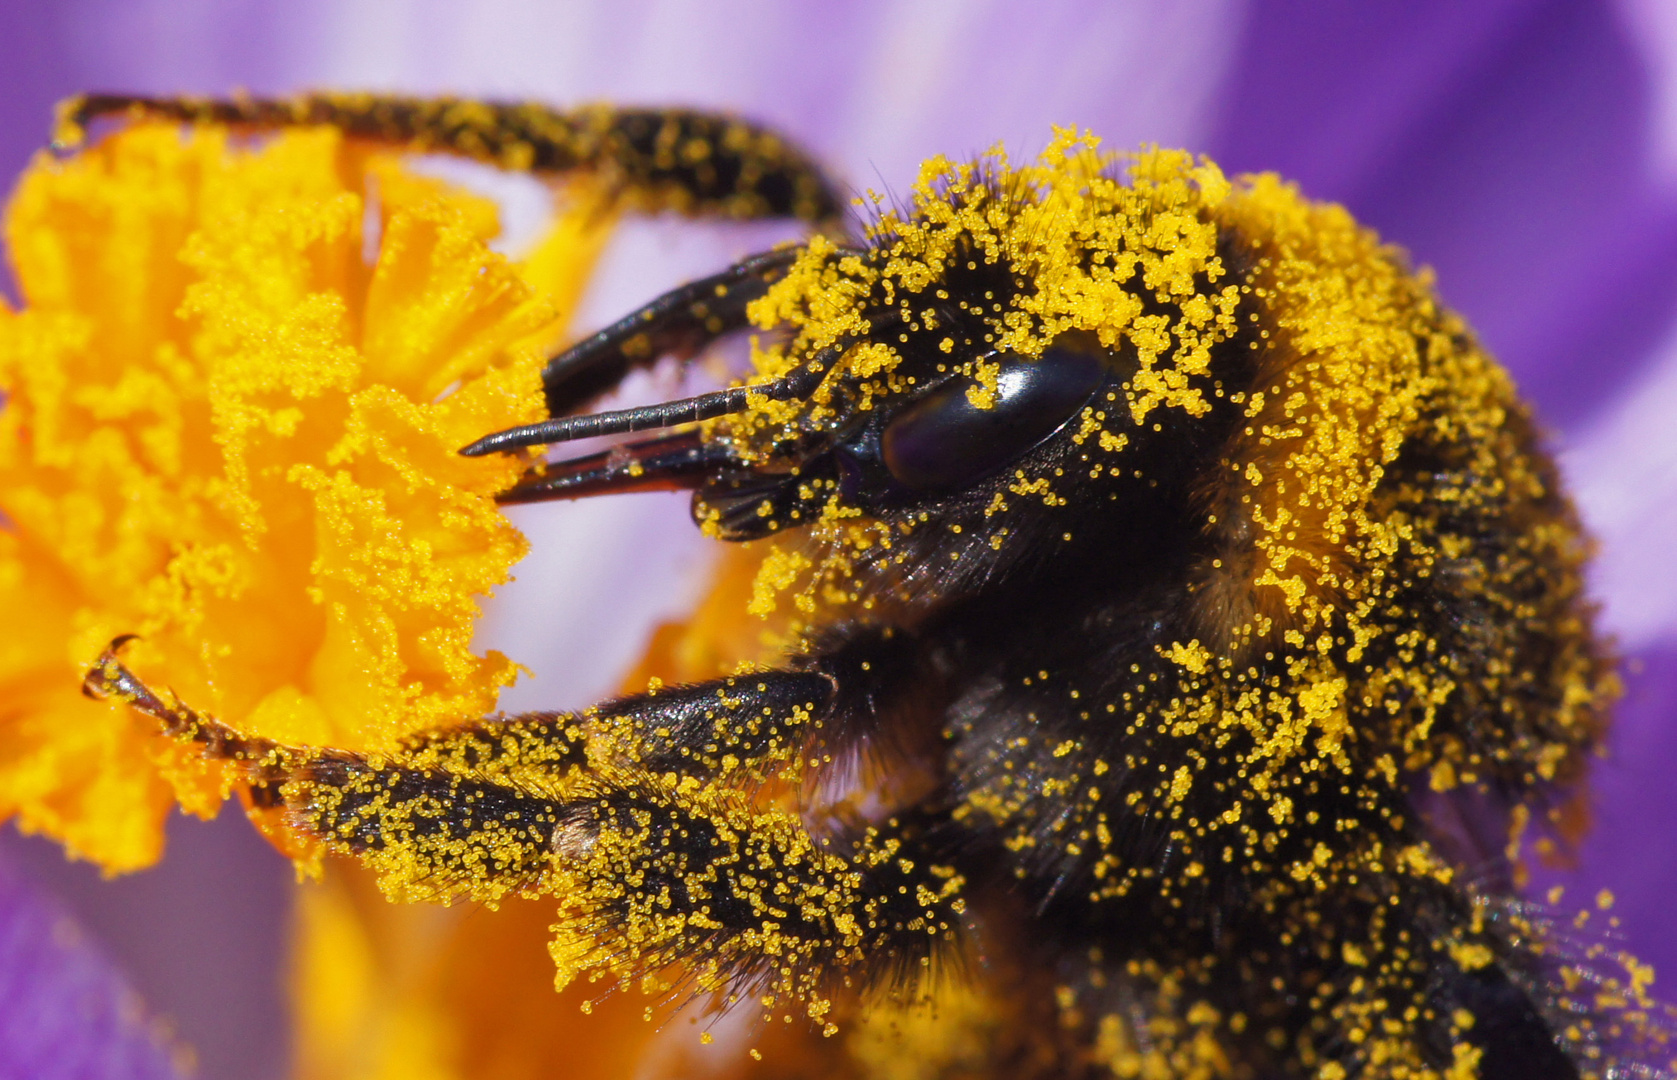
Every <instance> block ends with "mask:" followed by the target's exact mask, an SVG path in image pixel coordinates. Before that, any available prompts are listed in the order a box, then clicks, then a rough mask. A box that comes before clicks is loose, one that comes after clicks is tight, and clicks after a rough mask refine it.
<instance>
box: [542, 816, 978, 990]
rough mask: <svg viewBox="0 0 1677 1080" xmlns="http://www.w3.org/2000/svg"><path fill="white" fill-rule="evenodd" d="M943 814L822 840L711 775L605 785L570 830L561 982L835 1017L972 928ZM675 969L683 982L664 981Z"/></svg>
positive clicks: (909, 975)
mask: <svg viewBox="0 0 1677 1080" xmlns="http://www.w3.org/2000/svg"><path fill="white" fill-rule="evenodd" d="M935 822H936V819H934V818H927V819H924V820H913V821H903V820H892V821H890V822H888V823H887V824H886V825H885V826H883V827H881V828H879V829H868V830H866V831H865V832H863V833H861V834H860V835H857V836H852V837H846V838H837V839H817V838H816V837H815V836H813V835H811V833H810V832H809V831H808V830H807V829H806V827H805V826H804V823H803V821H802V820H801V819H800V818H799V816H798V815H796V814H793V813H790V812H788V811H785V810H780V809H774V808H770V809H762V808H757V807H753V806H751V805H749V804H747V803H746V802H745V801H743V800H742V799H740V798H739V797H738V796H737V795H732V794H729V793H726V792H722V791H719V790H718V789H717V788H715V787H712V786H708V785H698V784H685V783H678V784H675V785H665V784H659V783H650V784H633V785H625V786H621V787H616V788H612V789H604V790H602V791H601V793H600V795H599V797H598V798H597V799H595V800H594V801H592V803H591V804H590V805H589V806H588V808H587V810H586V812H584V813H578V814H576V815H574V816H573V817H572V818H571V819H570V820H569V822H568V823H567V825H566V826H565V827H564V828H563V829H562V830H561V832H560V833H559V835H558V836H556V838H555V848H556V850H557V851H559V852H560V853H561V854H562V855H563V856H564V858H563V859H562V860H561V861H560V863H559V864H558V870H557V874H556V877H557V880H559V881H561V882H564V886H563V887H562V888H560V889H559V890H558V895H559V897H560V899H561V906H560V920H559V924H558V926H557V927H556V928H555V929H556V930H557V931H558V935H559V936H558V938H557V940H555V942H554V943H553V947H552V951H553V957H554V961H555V962H556V964H557V965H558V968H559V980H560V981H561V983H563V982H565V981H567V980H569V979H572V978H575V977H577V976H579V975H582V974H584V973H588V974H589V975H590V977H591V978H594V979H613V978H615V980H616V981H617V983H618V985H620V986H625V987H626V986H629V985H633V984H636V983H639V985H641V986H642V988H643V989H652V990H654V991H656V990H660V989H661V990H665V991H668V992H669V993H671V994H672V995H681V994H685V993H690V992H720V993H723V994H724V995H726V996H725V1001H726V1002H727V1003H730V1004H731V1003H733V1002H734V1001H737V1000H742V999H744V998H746V997H751V998H753V999H755V1000H756V1002H757V1003H758V1004H760V1005H762V1006H763V1008H764V1009H765V1011H766V1013H767V1014H768V1015H769V1016H771V1017H776V1018H779V1017H782V1016H784V1017H788V1018H790V1017H793V1016H799V1015H801V1016H806V1017H808V1018H810V1019H813V1020H816V1021H826V1020H827V1019H828V1013H829V1010H830V1009H831V1007H832V1003H833V996H834V994H835V993H838V992H840V991H842V990H844V989H845V988H858V989H860V988H863V987H869V986H881V985H889V984H891V983H892V982H894V981H906V980H909V979H913V978H915V977H917V976H918V975H919V974H920V972H921V971H922V969H923V968H924V967H925V965H927V964H929V963H930V962H931V961H932V960H933V959H935V958H936V956H937V954H938V952H939V950H947V949H948V948H949V947H950V946H951V945H952V944H953V943H954V941H955V940H956V938H957V936H958V935H959V933H960V926H961V917H962V915H963V913H964V911H965V901H964V899H963V897H962V890H963V887H964V885H965V881H964V879H963V878H962V877H961V875H960V874H958V873H957V872H956V870H955V868H954V867H953V866H951V865H947V864H945V863H943V862H942V861H940V858H939V843H938V839H937V837H938V835H939V834H938V832H937V829H936V824H935ZM672 965H679V966H680V970H682V971H683V972H685V978H684V979H683V980H682V981H681V982H679V983H677V984H673V985H659V984H657V983H656V982H654V983H653V984H652V985H650V986H649V984H648V983H647V981H646V980H647V979H653V980H656V979H658V978H659V977H660V976H661V974H662V973H664V972H665V971H666V969H669V968H671V967H672Z"/></svg>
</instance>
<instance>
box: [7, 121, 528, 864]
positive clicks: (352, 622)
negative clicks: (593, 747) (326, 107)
mask: <svg viewBox="0 0 1677 1080" xmlns="http://www.w3.org/2000/svg"><path fill="white" fill-rule="evenodd" d="M496 228H497V226H496V222H495V213H494V209H493V206H492V205H491V204H489V203H488V202H487V201H485V200H482V199H480V198H477V197H475V196H470V195H467V194H465V193H463V192H459V191H456V190H453V189H450V188H446V187H445V186H443V185H442V184H440V183H437V182H435V181H431V180H428V179H425V178H423V177H420V176H417V175H413V174H409V173H407V172H404V171H403V170H402V169H401V168H400V167H399V166H398V165H397V164H396V163H395V160H394V159H393V158H390V157H387V156H381V155H376V154H371V153H369V152H367V151H366V150H364V149H363V148H360V147H357V146H355V145H354V144H352V143H350V142H348V141H346V140H345V139H344V138H343V137H342V136H341V135H340V134H339V133H337V132H335V131H332V130H329V129H311V130H302V131H296V132H289V133H286V134H282V135H278V136H275V137H273V138H272V139H270V140H267V141H265V142H263V143H261V144H259V145H258V144H250V143H244V142H240V141H237V140H235V139H233V138H232V137H231V136H230V135H229V134H228V133H227V132H226V131H225V130H222V129H217V128H214V127H211V126H201V127H196V128H194V129H192V130H191V131H190V132H189V133H183V132H182V131H180V130H178V129H176V128H173V127H162V126H145V127H136V128H132V129H129V130H127V131H124V132H122V133H120V134H118V135H116V136H114V137H112V138H110V139H108V140H107V141H105V142H103V143H101V144H99V145H96V146H94V147H93V148H91V149H89V150H88V151H86V152H85V153H82V154H80V155H79V156H76V157H74V158H70V159H67V160H62V161H58V160H53V159H51V158H48V157H45V156H43V157H42V158H40V159H38V160H37V161H36V163H35V164H34V166H33V167H32V168H31V170H30V171H29V173H28V174H26V175H25V177H24V178H23V180H22V181H21V183H20V185H19V187H18V189H17V191H16V193H15V195H14V196H13V199H12V202H11V206H10V209H9V213H8V216H7V223H6V238H7V244H8V248H9V251H10V254H11V260H12V264H13V267H14V268H15V272H16V275H15V276H16V279H17V281H18V284H19V288H20V292H21V295H22V299H23V304H22V307H21V309H19V310H16V311H13V310H10V309H9V308H7V309H4V310H0V390H3V392H4V401H5V404H4V409H3V411H0V514H3V515H4V516H3V518H0V610H4V611H6V612H8V613H10V614H11V615H12V617H13V620H12V622H11V623H10V625H8V626H7V627H5V628H4V629H3V630H0V696H3V698H4V700H5V701H6V703H7V707H6V710H5V712H4V714H3V716H0V747H3V748H4V749H3V751H0V814H5V815H15V816H16V817H17V819H18V821H19V824H20V825H21V826H22V827H23V828H25V829H29V830H33V831H39V832H43V833H46V834H48V835H51V836H53V837H55V838H57V839H59V840H61V841H62V842H63V843H64V844H65V845H66V847H67V848H68V849H69V850H70V851H71V852H73V853H74V854H76V855H78V856H79V857H82V858H87V859H90V860H92V861H95V862H97V863H99V864H100V865H101V866H102V867H103V868H105V869H106V870H107V871H109V872H119V871H126V870H133V869H137V868H139V867H143V866H146V865H148V864H149V863H151V862H153V861H155V860H156V859H157V857H158V856H159V854H160V850H161V844H162V822H163V818H164V816H165V814H166V813H167V812H168V810H169V808H170V807H171V806H172V805H173V804H174V803H175V802H176V801H177V800H178V801H179V802H180V804H181V805H182V806H183V807H185V808H186V809H188V810H190V811H192V812H195V813H198V814H202V815H209V814H213V813H214V812H215V810H216V807H217V806H218V805H219V803H220V801H221V799H222V798H223V797H224V796H225V795H226V794H227V793H228V791H229V789H230V787H231V785H232V780H231V775H232V774H231V773H229V772H226V771H225V766H223V765H219V764H212V763H209V762H206V761H204V760H201V759H200V757H199V756H198V755H197V754H196V753H195V752H194V751H193V750H192V749H191V748H188V747H181V748H176V747H172V746H169V745H167V744H165V743H164V741H163V740H161V739H159V738H157V737H156V734H155V724H154V723H153V722H152V721H149V720H147V719H146V718H144V717H141V716H138V715H137V714H133V713H131V712H130V710H128V709H127V708H126V707H124V706H123V705H121V704H118V703H100V702H94V701H91V700H87V699H84V698H83V697H81V696H80V695H79V694H78V693H77V687H78V685H79V683H80V679H81V674H82V671H83V670H84V669H85V667H86V665H87V664H88V663H90V662H91V661H92V660H93V659H94V657H95V656H97V655H98V654H99V653H100V650H101V649H103V648H104V646H105V644H106V643H107V642H108V641H109V640H110V639H112V638H113V637H115V636H117V635H119V634H126V633H134V634H138V635H140V636H141V640H140V641H139V642H137V643H135V644H134V645H133V646H131V647H130V649H129V651H128V653H127V659H128V660H129V661H130V662H132V663H134V664H135V666H136V668H137V669H138V670H141V671H151V672H154V673H155V674H156V677H157V679H158V681H159V683H160V684H166V685H169V686H171V687H172V688H173V689H174V690H175V691H177V692H178V693H179V694H180V695H181V697H182V698H183V699H185V700H191V701H193V702H194V703H196V704H199V705H201V706H202V707H203V708H204V709H206V711H210V712H213V713H214V714H215V715H216V716H218V717H220V718H223V719H224V720H225V721H226V722H227V723H228V724H229V725H231V726H233V727H235V728H237V729H238V730H240V731H241V732H243V733H245V734H247V735H252V736H259V737H265V738H269V739H274V740H279V741H282V742H291V743H302V742H306V743H314V744H323V745H334V746H340V747H345V748H352V749H364V750H372V751H377V750H380V749H386V748H389V747H391V746H393V745H394V744H395V742H396V740H398V739H399V738H400V737H401V736H403V735H405V734H407V733H409V732H411V731H413V730H415V729H416V728H421V727H427V726H435V725H438V724H441V723H445V722H448V721H451V720H454V719H457V718H459V717H462V716H476V715H480V714H482V713H484V712H485V711H488V710H489V709H490V708H491V707H492V706H493V703H494V700H495V695H496V692H497V691H498V689H499V688H500V687H502V686H505V685H507V684H508V683H510V682H511V681H512V680H513V678H514V677H515V675H516V671H517V668H516V666H515V665H514V664H513V663H512V661H510V660H509V659H507V658H506V657H504V656H501V655H499V654H496V653H490V654H489V655H487V656H479V655H476V654H474V653H473V652H472V651H471V648H470V639H471V634H472V625H473V622H474V620H475V618H476V617H477V614H478V605H477V600H476V597H477V596H479V595H482V594H484V593H486V592H487V591H488V590H489V589H490V588H492V587H493V586H495V585H496V584H498V583H500V582H503V581H505V580H506V579H507V576H508V570H509V568H510V567H511V565H512V564H513V563H514V562H515V561H516V560H517V559H518V558H519V557H520V556H521V555H522V554H523V552H524V550H525V543H524V540H523V538H522V537H521V536H520V535H519V534H518V533H517V531H516V530H515V529H513V528H512V526H511V525H510V524H508V523H507V521H506V520H505V519H504V518H503V517H501V516H500V515H499V514H498V513H497V511H496V509H495V505H494V503H493V500H492V496H493V494H494V493H495V492H496V491H497V490H498V489H500V488H503V487H505V486H506V485H507V484H508V483H509V482H510V481H511V480H512V479H513V478H514V476H515V475H516V473H517V471H518V468H519V465H518V463H516V462H514V461H508V460H507V459H504V458H500V457H493V458H483V459H476V460H468V459H464V458H461V457H459V456H458V455H457V454H456V453H455V450H456V448H457V447H459V446H461V445H463V444H465V443H467V442H470V441H471V440H472V439H474V438H476V437H478V436H480V435H482V434H483V433H484V432H486V431H490V430H494V429H497V428H500V427H505V426H509V425H513V424H518V423H524V422H528V421H530V420H532V419H535V418H537V417H539V416H540V415H541V414H542V405H541V392H540V382H539V370H540V368H541V365H542V363H543V357H544V351H543V350H544V346H546V345H549V344H551V343H552V341H553V339H554V338H555V336H556V333H557V330H558V329H559V325H558V318H557V312H556V308H555V305H554V302H553V298H552V297H550V296H549V295H545V294H539V293H538V292H537V291H536V290H535V289H533V288H532V287H531V286H530V285H529V284H527V283H526V281H525V280H523V279H522V278H521V276H520V273H519V271H518V269H517V268H516V267H515V266H514V265H512V264H509V263H508V262H507V261H506V260H505V259H503V258H502V257H500V256H499V255H497V254H495V253H493V252H492V251H490V250H489V249H488V248H487V247H486V246H485V242H486V240H487V239H489V238H490V237H491V236H492V235H493V234H494V232H495V231H496Z"/></svg>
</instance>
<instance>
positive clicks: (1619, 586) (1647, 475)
mask: <svg viewBox="0 0 1677 1080" xmlns="http://www.w3.org/2000/svg"><path fill="white" fill-rule="evenodd" d="M1674 425H1677V335H1674V337H1673V339H1672V340H1671V341H1669V342H1668V343H1667V345H1666V346H1665V348H1664V349H1663V350H1662V352H1661V354H1660V357H1659V360H1658V361H1657V362H1655V363H1651V364H1649V365H1648V367H1647V369H1646V371H1645V372H1644V373H1643V375H1642V377H1641V378H1640V379H1639V380H1638V381H1637V382H1636V383H1635V384H1634V385H1632V386H1631V387H1630V389H1629V391H1628V392H1627V393H1626V394H1624V395H1623V396H1622V397H1621V398H1620V399H1619V401H1618V402H1617V403H1616V404H1614V405H1613V406H1611V407H1610V408H1608V409H1606V410H1604V411H1603V413H1602V415H1601V417H1600V418H1599V419H1597V420H1596V421H1595V422H1594V423H1593V424H1592V425H1591V426H1590V427H1588V428H1587V429H1586V430H1585V431H1583V432H1582V433H1581V434H1580V435H1579V436H1577V437H1575V438H1572V439H1569V440H1568V446H1567V448H1566V450H1565V451H1564V452H1563V453H1562V454H1561V467H1562V469H1563V470H1564V471H1565V473H1566V474H1567V478H1568V480H1569V481H1570V483H1571V488H1572V494H1573V496H1574V498H1576V500H1577V502H1578V508H1579V510H1580V512H1581V513H1582V514H1583V516H1584V523H1585V525H1586V526H1587V527H1588V528H1589V530H1590V532H1591V533H1592V534H1593V535H1594V536H1595V538H1596V540H1597V541H1598V543H1599V544H1600V553H1599V554H1598V555H1597V557H1596V561H1595V565H1594V568H1593V570H1592V574H1591V578H1592V585H1593V589H1594V592H1595V594H1596V596H1597V597H1598V598H1599V599H1600V600H1601V601H1602V604H1603V607H1604V611H1603V615H1604V616H1605V623H1606V626H1605V628H1606V629H1607V630H1609V631H1610V632H1612V633H1615V634H1617V635H1618V638H1619V644H1620V647H1621V648H1623V649H1624V650H1625V651H1627V652H1634V651H1636V650H1638V649H1642V648H1645V647H1647V646H1649V645H1652V644H1655V643H1656V642H1658V641H1659V640H1661V639H1665V638H1677V562H1674V560H1677V439H1673V438H1672V437H1671V432H1672V428H1673V426H1674Z"/></svg>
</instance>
